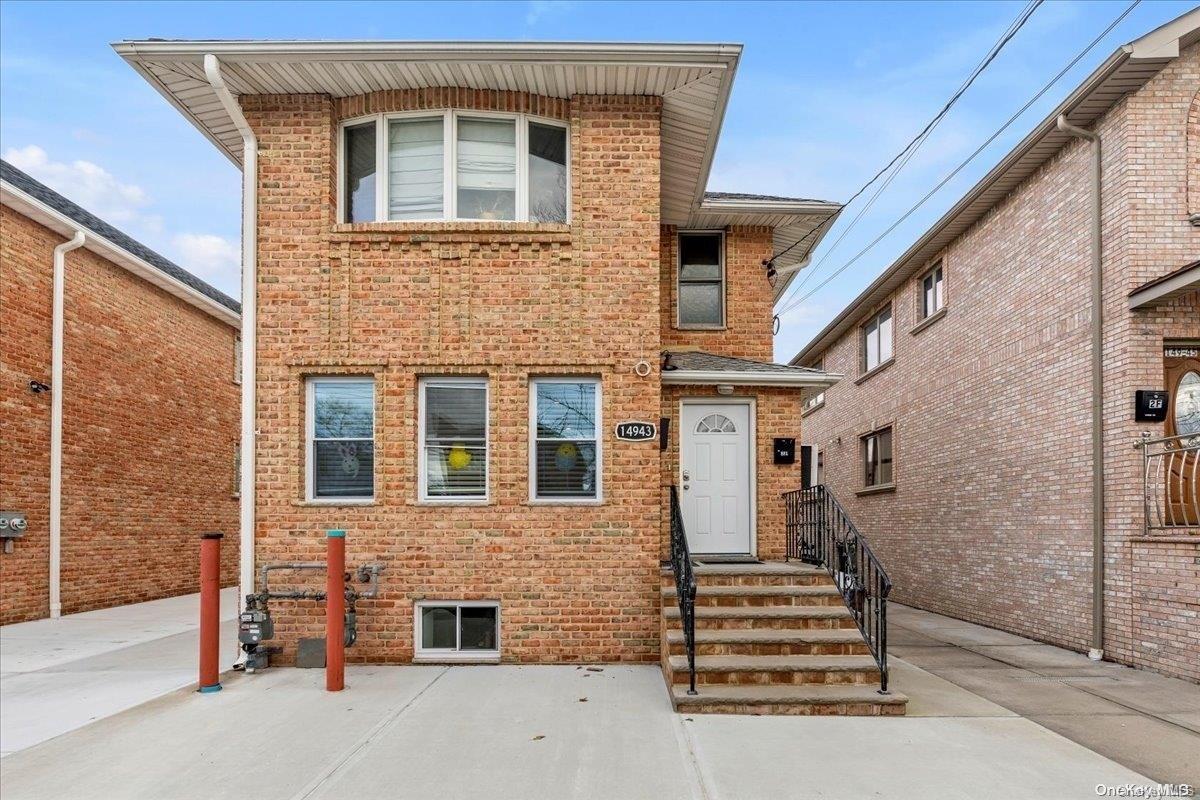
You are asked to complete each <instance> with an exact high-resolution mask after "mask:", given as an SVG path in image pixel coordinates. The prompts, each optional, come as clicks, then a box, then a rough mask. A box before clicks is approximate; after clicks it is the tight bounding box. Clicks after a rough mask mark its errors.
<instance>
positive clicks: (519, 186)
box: [338, 110, 570, 223]
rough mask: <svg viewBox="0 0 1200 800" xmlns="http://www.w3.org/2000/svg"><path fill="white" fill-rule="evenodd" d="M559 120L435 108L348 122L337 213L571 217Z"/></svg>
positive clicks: (366, 217)
mask: <svg viewBox="0 0 1200 800" xmlns="http://www.w3.org/2000/svg"><path fill="white" fill-rule="evenodd" d="M569 141H570V137H569V131H568V128H567V125H566V123H564V122H560V121H558V120H552V119H543V118H540V117H534V116H532V115H529V114H497V113H492V112H473V111H450V110H446V111H435V112H432V113H430V112H428V111H423V112H417V113H401V114H380V115H377V116H373V117H367V118H359V119H354V120H350V121H348V122H345V123H343V124H342V126H341V134H340V141H339V145H338V173H339V175H341V179H340V180H339V182H338V207H339V209H340V211H339V215H338V219H340V220H341V221H342V222H387V221H408V222H432V221H442V220H497V221H500V220H504V221H515V222H557V223H566V222H567V220H568V219H569V212H570V209H569V199H570V186H569V183H570V181H569V175H570V170H569V155H570V153H569V150H570V148H569V146H568V142H569Z"/></svg>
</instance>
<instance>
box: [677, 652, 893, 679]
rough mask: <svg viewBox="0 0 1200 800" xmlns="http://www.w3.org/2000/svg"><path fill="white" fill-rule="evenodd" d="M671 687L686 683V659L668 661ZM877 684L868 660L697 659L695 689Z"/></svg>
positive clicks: (876, 674) (874, 668) (875, 671)
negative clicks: (701, 687)
mask: <svg viewBox="0 0 1200 800" xmlns="http://www.w3.org/2000/svg"><path fill="white" fill-rule="evenodd" d="M668 665H669V666H670V668H671V679H672V682H673V683H677V684H678V683H688V681H689V677H690V676H689V673H688V665H687V656H683V655H679V656H671V657H670V658H669V659H668ZM878 683H879V668H878V667H877V666H876V665H875V659H874V658H872V657H871V656H745V655H742V656H696V685H697V686H699V685H710V684H728V685H739V686H747V685H772V686H774V685H786V684H804V685H859V686H863V685H867V684H875V685H878Z"/></svg>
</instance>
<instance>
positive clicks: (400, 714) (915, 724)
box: [0, 664, 1149, 800]
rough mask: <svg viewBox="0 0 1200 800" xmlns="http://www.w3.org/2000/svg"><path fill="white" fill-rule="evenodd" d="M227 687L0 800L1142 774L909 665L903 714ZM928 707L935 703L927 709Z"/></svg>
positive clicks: (110, 725)
mask: <svg viewBox="0 0 1200 800" xmlns="http://www.w3.org/2000/svg"><path fill="white" fill-rule="evenodd" d="M323 681H324V676H323V672H322V671H321V670H297V669H273V670H268V671H266V672H264V673H260V674H257V675H239V676H236V677H229V678H228V680H227V682H226V689H225V691H222V692H219V693H217V694H212V695H199V694H196V693H194V692H190V691H183V692H177V693H174V694H171V695H168V696H166V697H162V698H160V699H158V700H155V701H153V702H151V703H147V704H144V705H141V706H138V707H137V708H134V709H131V710H129V711H126V712H124V713H122V714H118V715H116V716H112V717H109V718H107V719H104V720H101V721H99V722H96V723H94V724H92V725H89V726H87V727H85V728H82V729H80V730H77V731H74V732H72V733H70V734H67V735H65V736H60V737H58V738H55V739H53V740H50V741H47V742H44V743H42V744H40V745H37V746H35V747H32V748H29V749H28V750H25V751H23V752H20V753H16V754H15V755H12V756H9V757H8V758H6V759H5V760H4V762H3V764H4V766H3V770H0V794H3V796H4V798H5V800H35V799H40V798H48V797H53V798H56V799H60V800H66V799H67V798H88V799H89V800H91V798H98V797H103V798H156V799H157V798H171V799H172V800H187V799H188V798H197V799H199V798H204V799H205V800H216V799H217V798H230V799H231V800H232V799H233V798H238V800H240V799H241V798H246V797H254V798H261V799H262V800H275V799H276V798H279V799H280V800H291V799H296V800H299V799H300V798H323V799H326V800H331V799H332V798H348V797H352V798H355V800H375V799H376V798H378V800H384V798H387V799H388V800H392V799H393V798H434V797H436V798H479V797H486V798H521V799H522V800H525V799H527V798H554V799H555V800H559V799H561V798H596V799H597V800H601V799H602V800H624V799H626V798H629V799H640V798H646V799H647V800H670V798H709V800H716V799H718V798H736V799H737V800H754V799H755V798H763V799H764V800H766V799H767V798H770V799H771V800H779V799H780V798H862V797H886V798H921V799H922V800H927V799H929V798H975V799H986V798H1004V799H1005V800H1008V799H1009V798H1054V799H1055V800H1058V799H1059V798H1092V797H1095V796H1096V794H1095V787H1096V785H1097V784H1109V785H1120V784H1127V783H1133V784H1146V783H1149V780H1148V779H1147V778H1145V777H1144V776H1142V775H1139V774H1137V773H1135V772H1133V771H1131V770H1129V769H1127V768H1125V767H1122V766H1120V765H1119V764H1116V763H1114V762H1113V761H1111V760H1109V759H1107V758H1104V757H1102V756H1100V755H1097V754H1096V753H1094V752H1092V751H1090V750H1088V749H1086V748H1084V747H1082V746H1080V745H1078V744H1075V743H1074V742H1071V741H1069V740H1068V739H1065V738H1063V737H1062V736H1059V735H1058V734H1055V733H1053V732H1051V731H1049V730H1047V729H1045V728H1043V727H1041V726H1039V725H1037V724H1035V723H1033V722H1030V721H1028V720H1026V719H1022V718H1021V717H1019V716H1017V715H1015V714H1014V713H1013V712H1011V711H1009V710H1007V709H1004V708H1002V707H1000V706H998V705H995V704H993V703H990V702H989V701H987V700H985V699H982V698H980V697H978V696H977V695H975V694H973V693H971V692H968V691H967V690H965V689H962V688H960V687H957V686H955V685H954V684H952V683H949V682H947V681H945V680H943V679H941V678H938V677H937V676H935V675H932V674H930V673H928V672H925V671H923V670H919V669H917V668H915V667H911V666H909V665H904V664H899V665H898V666H897V669H896V682H897V688H898V689H899V690H901V691H903V692H905V693H906V694H908V695H909V696H910V697H913V698H921V699H914V704H915V711H916V714H914V716H910V717H906V718H834V717H823V718H820V717H818V718H805V717H736V716H703V715H693V716H687V717H683V716H679V715H676V714H674V713H673V712H672V710H671V708H670V705H669V702H668V699H667V692H666V687H665V685H664V682H663V678H662V675H661V673H660V672H659V670H658V669H657V668H656V667H653V666H605V667H600V668H591V669H589V668H582V667H570V666H557V667H553V666H551V667H534V666H530V667H519V666H494V667H438V666H420V667H416V666H414V667H351V668H350V669H349V670H348V676H347V689H346V691H344V692H341V693H338V694H330V693H327V692H325V691H323ZM922 704H923V705H922Z"/></svg>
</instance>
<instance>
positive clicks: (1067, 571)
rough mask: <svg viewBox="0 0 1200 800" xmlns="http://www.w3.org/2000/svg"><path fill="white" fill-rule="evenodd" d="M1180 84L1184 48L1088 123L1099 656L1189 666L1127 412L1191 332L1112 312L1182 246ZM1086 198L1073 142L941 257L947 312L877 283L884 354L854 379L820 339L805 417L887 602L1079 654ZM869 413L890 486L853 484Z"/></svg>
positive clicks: (1196, 57)
mask: <svg viewBox="0 0 1200 800" xmlns="http://www.w3.org/2000/svg"><path fill="white" fill-rule="evenodd" d="M1198 84H1200V48H1197V47H1195V46H1193V47H1192V48H1191V49H1190V50H1188V51H1185V53H1184V54H1183V55H1182V56H1181V57H1180V58H1179V59H1178V60H1176V61H1175V62H1173V63H1172V64H1170V65H1168V67H1167V68H1166V69H1164V71H1163V72H1162V73H1161V74H1160V75H1158V76H1157V77H1156V78H1154V79H1152V80H1151V81H1150V82H1149V83H1148V84H1147V86H1146V87H1145V88H1143V89H1142V90H1141V91H1139V92H1137V93H1135V94H1134V95H1132V96H1130V97H1128V98H1126V99H1125V100H1123V101H1122V102H1121V103H1119V104H1118V105H1117V106H1116V107H1115V108H1114V109H1113V110H1112V111H1110V112H1109V113H1108V114H1107V115H1106V116H1105V117H1104V118H1103V119H1102V121H1101V123H1100V125H1099V132H1100V133H1101V135H1102V137H1103V147H1104V175H1105V178H1104V187H1103V191H1104V197H1105V205H1104V251H1105V286H1106V290H1105V295H1104V306H1105V333H1104V363H1105V382H1106V385H1105V398H1104V399H1105V451H1106V488H1105V491H1106V553H1105V557H1106V573H1107V574H1106V587H1107V589H1106V594H1107V599H1106V619H1107V623H1106V654H1107V656H1108V657H1110V658H1114V659H1117V660H1119V661H1123V662H1126V663H1132V664H1137V665H1141V666H1148V667H1152V668H1154V669H1158V670H1161V671H1163V672H1166V673H1169V674H1175V675H1181V676H1185V677H1191V678H1193V679H1195V678H1197V677H1200V675H1198V673H1197V668H1196V664H1197V663H1198V662H1200V649H1197V648H1196V646H1195V628H1196V624H1197V621H1198V619H1197V615H1198V613H1200V609H1198V608H1197V607H1196V605H1195V598H1196V597H1197V596H1200V582H1198V581H1197V576H1196V572H1195V569H1194V565H1191V567H1189V565H1188V564H1187V560H1188V558H1192V559H1193V560H1194V559H1195V558H1200V550H1198V548H1197V545H1196V544H1195V543H1189V542H1183V543H1179V544H1172V545H1171V546H1170V547H1165V546H1164V545H1163V544H1153V543H1147V542H1144V541H1142V540H1140V538H1139V537H1140V533H1141V495H1140V492H1141V484H1140V481H1141V478H1140V474H1141V472H1140V470H1141V466H1140V460H1139V459H1140V456H1139V454H1138V451H1137V450H1135V448H1134V443H1135V442H1136V441H1137V439H1138V437H1139V434H1140V433H1141V432H1143V431H1146V432H1149V433H1155V434H1161V432H1162V430H1161V426H1157V425H1145V424H1140V425H1139V424H1135V423H1133V422H1132V402H1133V391H1134V390H1135V389H1138V388H1160V387H1161V385H1162V343H1163V340H1164V339H1171V338H1176V337H1191V338H1196V337H1200V301H1198V299H1197V295H1196V294H1193V295H1191V296H1190V297H1185V298H1180V299H1178V300H1176V301H1174V302H1172V303H1170V304H1168V305H1164V306H1162V307H1160V308H1157V309H1153V310H1150V311H1144V312H1129V311H1128V310H1127V308H1126V298H1127V295H1128V293H1129V291H1130V290H1131V289H1132V288H1133V287H1135V286H1137V285H1140V284H1141V283H1143V282H1145V281H1147V280H1149V279H1151V278H1154V277H1157V276H1158V275H1161V274H1165V273H1167V272H1170V271H1172V270H1174V269H1178V268H1179V267H1181V266H1183V265H1184V264H1185V263H1188V262H1189V261H1192V260H1194V259H1195V258H1196V257H1197V255H1198V254H1200V230H1198V229H1197V228H1195V227H1193V226H1191V225H1189V224H1188V221H1187V210H1188V206H1187V194H1186V192H1187V185H1188V180H1189V176H1190V168H1189V166H1188V164H1189V162H1188V160H1187V158H1188V156H1187V147H1186V141H1187V137H1186V135H1185V132H1186V125H1187V119H1188V114H1189V112H1190V109H1191V107H1192V104H1193V103H1194V93H1195V87H1196V86H1197V85H1198ZM1089 192H1090V149H1089V146H1088V145H1086V144H1085V143H1081V142H1072V143H1071V144H1069V145H1068V146H1067V147H1065V148H1064V149H1063V150H1062V151H1061V152H1060V153H1059V154H1058V155H1056V156H1055V157H1053V158H1052V159H1051V160H1050V161H1049V162H1047V164H1046V165H1045V166H1043V167H1042V168H1041V169H1040V170H1039V171H1038V172H1037V173H1035V174H1034V175H1033V176H1031V177H1030V178H1029V179H1028V180H1027V181H1026V182H1025V183H1024V184H1022V185H1021V186H1020V187H1018V188H1017V189H1016V190H1015V191H1013V192H1012V193H1011V194H1010V196H1009V197H1008V198H1006V199H1005V201H1004V202H1002V203H1001V204H999V205H998V206H997V207H996V208H994V209H993V210H992V211H991V212H990V213H989V214H988V215H987V216H986V217H985V218H984V219H983V220H981V221H980V222H979V223H978V224H976V225H975V226H974V227H973V228H971V229H970V230H968V231H967V232H966V233H965V234H963V235H962V236H960V237H959V238H958V239H957V240H956V241H955V242H953V243H952V244H951V246H950V247H949V248H948V249H947V250H946V252H945V253H944V254H943V255H944V263H945V276H946V298H947V311H946V315H945V317H944V318H942V319H941V320H939V321H937V322H934V323H933V324H932V325H930V326H927V327H926V328H924V329H923V330H920V331H915V332H914V330H913V329H914V327H915V326H916V324H917V322H918V319H917V315H918V306H917V303H918V299H919V296H918V284H917V281H918V280H919V275H918V276H915V277H914V278H913V279H911V280H909V281H908V282H907V283H906V284H905V285H904V286H903V287H902V288H901V289H899V290H898V291H897V292H896V293H895V294H894V295H893V296H892V297H891V300H890V302H891V303H892V307H893V315H894V320H895V323H894V325H895V333H894V342H895V344H894V352H895V363H894V364H893V365H892V366H890V367H887V368H886V369H884V370H882V371H881V372H879V373H878V374H876V375H874V376H872V377H870V378H868V379H866V380H865V381H863V382H861V383H856V381H855V379H856V378H857V377H858V376H859V375H860V372H861V369H860V366H859V332H858V330H857V329H855V330H854V331H853V332H851V333H849V334H847V335H846V336H844V337H843V338H842V339H841V340H839V341H838V342H837V343H836V344H834V345H833V346H832V347H830V348H829V349H828V350H827V351H826V352H825V354H824V357H825V360H824V366H825V368H826V369H828V370H830V371H833V372H842V373H845V375H846V376H847V377H846V379H845V380H843V381H842V382H841V383H839V384H838V385H836V386H834V387H833V388H832V389H830V390H829V391H828V392H827V393H826V402H825V405H824V407H822V408H819V409H817V410H815V411H813V412H811V413H809V414H808V415H807V416H806V417H805V418H804V430H805V434H804V436H805V442H806V443H809V444H817V445H819V446H820V447H821V448H822V449H823V450H824V463H825V470H826V472H825V476H824V480H825V482H826V483H828V484H830V485H831V486H832V487H833V488H834V490H835V492H836V494H837V495H838V497H839V498H840V499H841V500H842V502H843V504H844V505H845V506H846V508H847V510H848V511H849V513H850V515H851V516H852V517H853V518H854V520H855V521H856V522H857V523H858V525H859V527H860V528H861V529H862V530H863V531H864V532H865V533H866V534H867V535H868V537H869V538H870V540H871V542H872V546H873V547H874V548H875V549H876V550H877V552H878V553H879V555H880V556H881V559H882V560H883V563H884V565H885V566H886V568H887V569H888V570H889V572H890V573H891V575H892V578H893V580H894V582H895V585H896V588H895V590H894V593H893V597H894V598H895V599H896V600H898V601H900V602H904V603H911V604H914V605H917V606H920V607H923V608H928V609H930V610H933V611H937V612H940V613H945V614H949V615H952V616H956V617H960V618H963V619H968V620H971V621H974V622H980V623H983V624H987V625H992V626H995V627H1000V628H1003V629H1005V630H1010V631H1013V632H1016V633H1019V634H1022V635H1025V636H1029V637H1031V638H1035V639H1039V640H1043V641H1049V642H1053V643H1055V644H1060V645H1064V646H1067V647H1071V648H1074V649H1077V650H1086V649H1087V648H1088V647H1089V643H1090V637H1091V577H1092V571H1091V540H1092V533H1091V528H1092V518H1091V472H1090V470H1091V466H1090V465H1091V424H1090V402H1091V393H1090V383H1089V380H1090V379H1089V375H1090V372H1089V364H1090V360H1089V359H1090V345H1089V325H1090V319H1089V311H1088V306H1089V297H1090V294H1089V292H1090V290H1089V274H1090V249H1089V242H1088V230H1089V227H1088V226H1089V216H1088V213H1089V212H1088V209H1089V202H1090V201H1089ZM867 316H868V315H867V314H863V315H862V320H860V321H865V319H866V318H867ZM886 424H891V425H893V436H894V450H895V453H894V457H895V462H896V463H895V483H896V489H895V491H893V492H888V493H883V494H873V495H867V496H859V495H857V494H856V492H857V490H859V489H861V488H862V467H861V464H860V460H859V450H858V447H859V444H858V442H859V437H860V436H861V435H862V434H863V433H866V432H868V431H869V430H871V429H873V428H876V427H880V426H882V425H886ZM1189 553H1190V554H1191V555H1190V556H1189V555H1188V554H1189ZM1150 575H1157V576H1158V577H1157V578H1155V579H1153V580H1151V579H1149V576H1150ZM1168 642H1169V643H1170V644H1167V643H1168Z"/></svg>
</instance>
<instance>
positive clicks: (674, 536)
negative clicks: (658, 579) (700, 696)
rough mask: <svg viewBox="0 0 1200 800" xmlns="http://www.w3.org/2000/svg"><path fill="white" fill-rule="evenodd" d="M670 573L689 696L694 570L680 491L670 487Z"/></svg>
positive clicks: (693, 639)
mask: <svg viewBox="0 0 1200 800" xmlns="http://www.w3.org/2000/svg"><path fill="white" fill-rule="evenodd" d="M671 572H672V573H674V575H675V598H676V599H677V600H678V602H679V622H680V624H681V625H682V626H683V645H684V648H685V649H686V651H687V660H688V672H689V674H690V677H689V684H688V694H696V570H695V569H694V566H693V564H692V553H691V550H689V549H688V543H687V533H686V532H685V531H684V528H683V512H682V511H680V509H679V490H678V489H676V488H675V486H674V485H672V486H671Z"/></svg>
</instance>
